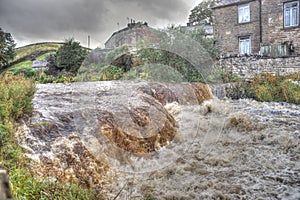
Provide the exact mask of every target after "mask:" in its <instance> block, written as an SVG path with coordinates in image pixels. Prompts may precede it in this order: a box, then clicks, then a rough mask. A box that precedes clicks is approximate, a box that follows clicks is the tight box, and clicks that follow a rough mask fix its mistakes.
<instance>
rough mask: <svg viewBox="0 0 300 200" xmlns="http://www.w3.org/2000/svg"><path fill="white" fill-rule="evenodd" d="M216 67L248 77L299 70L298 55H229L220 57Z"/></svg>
mask: <svg viewBox="0 0 300 200" xmlns="http://www.w3.org/2000/svg"><path fill="white" fill-rule="evenodd" d="M216 65H217V67H218V68H220V69H222V70H224V71H225V72H226V73H229V74H236V75H238V76H239V77H241V78H244V79H249V78H252V77H255V76H256V75H258V74H260V73H265V72H267V73H271V74H280V75H285V74H290V73H294V72H298V73H299V72H300V56H291V57H281V58H270V57H268V58H265V57H260V56H241V57H240V56H231V57H224V58H221V59H220V60H219V61H218V62H217V63H216Z"/></svg>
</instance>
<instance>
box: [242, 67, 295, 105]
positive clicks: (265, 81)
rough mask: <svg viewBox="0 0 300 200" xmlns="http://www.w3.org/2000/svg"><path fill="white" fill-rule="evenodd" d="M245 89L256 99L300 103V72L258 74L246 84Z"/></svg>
mask: <svg viewBox="0 0 300 200" xmlns="http://www.w3.org/2000/svg"><path fill="white" fill-rule="evenodd" d="M246 90H247V91H248V93H249V95H250V96H252V97H253V98H254V99H256V100H258V101H267V102H270V101H275V102H287V103H294V104H300V73H294V74H290V75H286V76H282V75H275V76H274V75H272V74H269V73H264V74H260V75H258V76H257V77H255V78H254V79H253V80H252V81H251V82H250V83H249V84H248V86H247V87H246Z"/></svg>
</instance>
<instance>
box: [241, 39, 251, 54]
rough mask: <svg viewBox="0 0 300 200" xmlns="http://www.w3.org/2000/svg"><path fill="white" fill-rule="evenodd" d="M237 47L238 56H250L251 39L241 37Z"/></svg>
mask: <svg viewBox="0 0 300 200" xmlns="http://www.w3.org/2000/svg"><path fill="white" fill-rule="evenodd" d="M239 46H240V54H241V55H244V54H250V53H251V38H250V36H248V37H241V38H239Z"/></svg>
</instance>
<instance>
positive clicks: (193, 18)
mask: <svg viewBox="0 0 300 200" xmlns="http://www.w3.org/2000/svg"><path fill="white" fill-rule="evenodd" d="M219 2H220V0H203V1H202V2H201V3H199V4H198V5H197V6H196V7H194V8H193V9H192V10H191V14H190V15H189V24H190V25H197V24H212V22H213V19H212V7H214V6H215V5H216V4H217V3H219Z"/></svg>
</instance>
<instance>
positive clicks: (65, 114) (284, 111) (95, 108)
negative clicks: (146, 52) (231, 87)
mask: <svg viewBox="0 0 300 200" xmlns="http://www.w3.org/2000/svg"><path fill="white" fill-rule="evenodd" d="M37 88H38V90H37V92H36V95H35V98H34V100H33V105H34V115H33V117H32V118H31V119H30V120H29V121H28V122H25V123H24V125H23V126H22V127H20V129H19V131H18V133H17V137H18V140H19V143H20V145H21V146H22V147H23V148H24V151H25V153H26V155H27V156H28V157H29V158H31V160H32V165H31V166H32V170H33V171H34V172H35V174H36V176H37V177H48V178H50V179H58V180H61V181H65V182H68V181H78V182H80V183H82V184H85V185H87V186H89V187H94V188H96V189H100V190H101V191H102V192H104V194H105V195H106V196H107V198H109V199H113V198H116V199H134V198H135V199H142V198H143V196H146V195H152V196H153V197H156V198H157V199H291V200H292V199H299V198H300V175H299V174H300V145H299V141H300V106H296V105H293V104H287V103H260V102H256V101H253V100H218V99H217V98H212V97H211V96H210V93H209V90H208V89H207V87H205V86H203V85H191V84H155V83H146V82H139V83H135V82H118V81H113V82H97V83H76V84H75V83H74V84H47V85H38V86H37ZM191 94H193V95H191Z"/></svg>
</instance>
